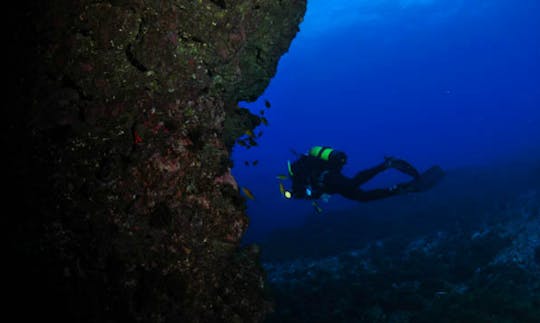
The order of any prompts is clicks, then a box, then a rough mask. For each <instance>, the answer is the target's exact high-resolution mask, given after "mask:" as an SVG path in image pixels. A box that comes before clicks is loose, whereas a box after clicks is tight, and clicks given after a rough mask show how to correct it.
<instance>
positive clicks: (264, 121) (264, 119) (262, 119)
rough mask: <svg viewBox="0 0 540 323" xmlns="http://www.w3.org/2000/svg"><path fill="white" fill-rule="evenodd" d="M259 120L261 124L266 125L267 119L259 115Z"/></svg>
mask: <svg viewBox="0 0 540 323" xmlns="http://www.w3.org/2000/svg"><path fill="white" fill-rule="evenodd" d="M261 122H262V124H263V125H265V126H267V125H268V120H267V119H266V118H265V117H261Z"/></svg>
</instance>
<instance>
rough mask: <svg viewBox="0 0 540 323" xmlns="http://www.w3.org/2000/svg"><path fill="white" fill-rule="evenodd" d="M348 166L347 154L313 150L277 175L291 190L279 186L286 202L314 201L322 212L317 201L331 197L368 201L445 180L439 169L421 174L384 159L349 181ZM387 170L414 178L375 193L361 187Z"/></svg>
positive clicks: (319, 147)
mask: <svg viewBox="0 0 540 323" xmlns="http://www.w3.org/2000/svg"><path fill="white" fill-rule="evenodd" d="M346 163H347V155H346V154H345V153H344V152H341V151H338V150H335V149H332V148H330V147H324V146H315V147H312V148H311V149H310V150H309V153H307V154H303V155H301V156H300V157H299V158H298V159H297V160H296V161H294V162H293V163H292V164H291V162H290V161H288V162H287V166H288V173H289V174H288V176H283V175H282V176H278V179H285V178H289V179H290V180H291V181H292V189H291V190H286V189H285V187H284V186H283V184H282V183H280V191H281V193H282V194H283V196H285V198H287V199H289V198H295V199H307V200H313V206H315V208H316V209H317V211H318V212H320V211H321V209H320V208H319V206H318V204H317V203H316V200H318V199H322V200H323V201H327V200H328V197H329V196H330V195H332V194H340V195H342V196H343V197H345V198H348V199H351V200H356V201H361V202H368V201H374V200H379V199H383V198H387V197H390V196H395V195H400V194H405V193H411V192H422V191H426V190H428V189H430V188H432V187H433V186H435V184H437V183H438V182H439V181H440V180H441V179H442V178H443V177H444V171H443V170H442V169H441V168H440V167H439V166H433V167H431V168H430V169H428V170H427V171H426V172H424V173H422V174H420V172H418V170H416V169H415V168H414V167H413V166H412V165H411V164H409V163H408V162H406V161H404V160H402V159H397V158H394V157H385V160H384V161H383V162H382V163H380V164H379V165H376V166H375V167H372V168H369V169H366V170H362V171H360V172H358V173H357V174H356V175H355V176H353V177H352V178H350V177H347V176H344V175H343V174H342V173H341V170H342V168H343V166H344V165H345V164H346ZM388 169H395V170H397V171H399V172H401V173H404V174H406V175H408V176H410V177H412V180H411V181H408V182H405V183H399V184H396V185H393V186H391V187H389V188H382V189H373V190H362V189H360V188H359V186H360V185H362V184H364V183H366V182H368V181H369V180H370V179H372V178H373V177H375V176H376V175H378V174H380V173H382V172H384V171H386V170H388Z"/></svg>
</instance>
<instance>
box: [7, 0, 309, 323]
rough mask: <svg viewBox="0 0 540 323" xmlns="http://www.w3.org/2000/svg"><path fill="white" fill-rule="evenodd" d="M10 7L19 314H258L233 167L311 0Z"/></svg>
mask: <svg viewBox="0 0 540 323" xmlns="http://www.w3.org/2000/svg"><path fill="white" fill-rule="evenodd" d="M21 6H22V7H21V8H18V10H15V11H12V12H10V14H9V15H10V17H8V18H7V19H8V22H9V23H10V24H11V25H10V28H9V29H7V30H8V31H9V35H8V36H6V37H7V38H5V41H6V43H5V44H7V45H8V46H9V49H10V50H9V51H8V52H9V59H7V60H6V61H7V62H8V63H9V64H10V65H12V67H14V68H15V70H14V74H13V75H10V76H9V84H10V86H9V87H8V88H9V90H8V91H9V92H10V94H11V95H9V98H10V99H9V106H8V108H7V109H6V110H7V111H6V114H5V115H4V118H3V123H4V126H3V130H4V136H3V138H2V141H3V147H4V156H5V159H4V162H5V163H6V165H7V167H6V168H5V171H6V176H7V181H6V182H5V183H6V184H7V185H6V187H8V188H9V192H7V193H6V195H5V198H6V202H7V204H5V210H13V211H9V212H7V213H6V214H5V217H6V219H7V220H8V222H9V223H8V224H7V225H6V226H5V227H4V230H5V233H6V235H7V236H8V241H9V243H8V249H9V251H10V252H9V253H8V257H7V259H10V260H9V265H8V266H7V267H8V268H9V269H11V271H10V274H11V276H8V277H10V278H11V281H12V283H13V284H12V287H13V288H12V291H13V292H12V293H11V295H13V296H12V297H11V301H10V303H9V304H8V305H9V307H11V308H12V309H13V310H14V311H16V312H17V315H18V316H17V317H18V318H19V319H21V320H22V319H25V318H30V317H33V316H34V315H36V316H39V317H40V318H41V319H43V318H48V317H49V316H50V317H54V319H55V321H62V320H66V321H70V322H105V321H108V322H112V321H128V322H218V321H219V322H257V321H261V320H262V319H263V318H264V316H265V314H266V312H267V311H268V310H269V303H268V301H267V300H266V299H265V298H264V295H263V287H264V279H263V271H262V268H261V267H260V265H259V263H258V250H257V248H256V247H248V248H246V249H240V248H239V240H240V238H241V237H242V235H243V233H244V231H245V230H246V227H247V225H248V218H247V216H246V214H245V209H244V208H245V203H244V200H243V198H242V197H241V196H240V194H239V192H238V190H237V186H236V183H235V181H234V178H232V176H231V175H230V168H231V167H232V165H231V160H230V152H231V148H232V145H233V144H234V142H235V140H236V139H237V138H238V137H239V136H241V135H243V134H244V133H246V131H247V130H250V129H253V128H254V127H255V126H257V125H258V124H259V123H260V120H259V117H257V116H254V115H252V114H250V113H249V111H247V110H246V109H242V108H240V107H238V105H237V103H238V102H239V101H243V100H247V101H250V100H255V99H256V98H257V97H258V96H259V95H261V94H262V92H263V90H264V89H265V88H266V86H267V85H268V83H269V81H270V79H271V78H272V77H273V75H274V74H275V72H276V66H277V62H278V60H279V58H280V56H281V55H282V54H283V53H285V52H286V51H287V49H288V47H289V45H290V42H291V41H292V39H293V38H294V37H295V35H296V33H297V31H298V25H299V23H300V21H301V19H302V17H303V14H304V12H305V6H306V1H305V0H292V1H275V0H221V1H217V0H176V1H173V0H170V1H147V0H118V1H90V0H88V1H67V0H65V1H62V0H56V1H40V2H38V3H23V4H21Z"/></svg>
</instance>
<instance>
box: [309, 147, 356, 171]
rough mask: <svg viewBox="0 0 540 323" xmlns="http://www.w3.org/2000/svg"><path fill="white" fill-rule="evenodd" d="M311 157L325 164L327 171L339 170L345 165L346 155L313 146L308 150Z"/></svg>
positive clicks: (328, 148) (330, 149)
mask: <svg viewBox="0 0 540 323" xmlns="http://www.w3.org/2000/svg"><path fill="white" fill-rule="evenodd" d="M309 155H310V156H311V157H315V158H318V159H320V160H323V161H325V162H326V166H328V168H329V169H333V170H334V169H341V168H342V167H343V165H345V164H346V163H347V155H346V154H345V153H344V152H342V151H338V150H335V149H332V148H330V147H324V146H314V147H312V148H311V149H310V150H309Z"/></svg>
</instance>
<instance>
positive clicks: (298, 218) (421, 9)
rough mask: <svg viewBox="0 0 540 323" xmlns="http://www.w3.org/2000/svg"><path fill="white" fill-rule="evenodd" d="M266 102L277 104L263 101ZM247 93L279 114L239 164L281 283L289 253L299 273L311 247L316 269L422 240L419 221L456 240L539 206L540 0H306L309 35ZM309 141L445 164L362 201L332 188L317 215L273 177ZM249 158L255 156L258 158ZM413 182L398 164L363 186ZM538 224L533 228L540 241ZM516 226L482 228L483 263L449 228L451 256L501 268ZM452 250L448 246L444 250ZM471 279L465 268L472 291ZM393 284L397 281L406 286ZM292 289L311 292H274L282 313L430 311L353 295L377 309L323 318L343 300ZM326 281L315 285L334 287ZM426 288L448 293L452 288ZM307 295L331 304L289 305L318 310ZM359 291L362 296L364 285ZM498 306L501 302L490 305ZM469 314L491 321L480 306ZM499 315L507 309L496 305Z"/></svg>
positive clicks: (253, 223)
mask: <svg viewBox="0 0 540 323" xmlns="http://www.w3.org/2000/svg"><path fill="white" fill-rule="evenodd" d="M266 100H268V101H269V102H270V104H271V107H270V108H266V107H265V101H266ZM241 106H242V107H245V108H248V109H250V110H251V111H252V112H253V113H255V114H260V113H261V111H264V118H266V119H267V120H268V125H267V126H265V125H261V126H260V127H259V128H258V129H256V131H255V132H256V133H257V132H258V131H262V132H263V135H262V137H260V138H259V139H257V144H258V145H257V146H256V147H252V148H249V149H246V148H245V147H242V146H239V145H236V147H235V148H234V153H233V159H234V162H235V166H234V168H233V174H234V176H235V177H236V179H237V181H238V183H239V185H240V186H242V187H247V188H248V189H249V190H250V191H251V192H252V193H253V195H254V199H253V200H251V199H247V206H248V209H247V213H248V215H249V217H250V227H249V229H248V231H247V234H246V236H245V238H244V242H245V243H246V244H251V243H257V244H260V245H261V246H262V253H261V257H262V261H263V263H266V264H267V265H266V267H267V268H268V270H269V275H270V276H272V275H273V276H272V277H274V278H275V279H274V281H283V279H282V278H283V277H281V278H279V279H278V278H276V277H277V276H279V270H280V269H277V268H278V267H277V266H278V265H276V264H277V263H279V262H284V261H288V262H289V265H288V266H289V268H290V266H293V267H294V266H299V268H298V269H297V271H298V272H299V273H300V272H301V271H302V269H301V268H300V267H302V266H304V267H305V266H306V263H304V265H298V263H297V262H296V264H297V265H292V262H294V261H300V260H301V259H304V260H302V261H308V262H309V263H310V264H311V265H309V266H312V267H317V266H322V265H320V259H328V258H325V257H332V256H336V255H339V254H343V253H344V252H345V253H346V252H351V250H360V249H362V248H363V247H365V246H366V244H368V243H373V242H374V241H375V242H376V243H379V242H380V241H386V240H385V239H390V238H391V237H395V236H396V234H400V236H403V235H406V234H405V233H410V235H409V237H408V238H409V240H407V242H404V243H411V241H413V242H414V239H415V238H416V239H420V238H418V237H420V236H421V235H422V234H423V235H426V234H432V235H433V234H439V235H441V234H443V235H444V237H456V232H458V231H459V232H460V234H463V236H465V237H469V238H470V237H471V236H472V237H474V239H476V238H477V237H478V236H477V235H475V234H481V233H482V232H484V231H482V230H491V231H490V232H495V230H494V229H493V228H491V227H490V226H489V225H490V224H489V223H491V222H497V221H498V223H509V222H504V221H514V220H515V217H513V218H509V217H508V214H509V213H512V212H514V211H515V212H514V213H515V214H524V213H523V212H525V211H519V210H523V209H524V205H525V204H526V205H527V207H531V208H532V211H531V212H532V213H531V214H533V215H534V214H537V212H538V209H535V206H531V205H537V204H538V199H539V198H540V197H539V196H540V191H539V189H540V1H538V0H520V1H515V0H475V1H470V0H371V1H370V0H331V1H330V0H309V1H308V10H307V13H306V15H305V19H304V22H303V23H302V24H301V25H300V32H299V33H298V35H297V37H296V38H295V39H294V41H293V43H292V45H291V47H290V49H289V51H288V53H287V54H285V55H284V56H283V57H282V58H281V60H280V62H279V66H278V72H277V74H276V76H275V77H274V78H273V80H272V81H271V83H270V85H269V87H268V88H267V90H266V92H265V93H264V94H263V95H262V96H261V97H260V98H259V100H258V101H256V102H242V103H241ZM314 145H326V146H331V147H333V148H335V149H338V150H342V151H344V152H346V153H347V154H348V157H349V159H348V164H347V165H346V166H345V168H344V173H345V174H347V175H353V174H354V173H355V172H357V171H359V170H361V169H365V168H368V167H370V166H374V165H376V164H378V163H380V162H381V161H382V160H383V158H384V156H395V157H399V158H403V159H405V160H407V161H409V162H410V163H412V164H413V165H414V166H416V167H417V168H418V169H419V170H421V171H422V170H425V169H427V168H428V167H430V166H432V165H440V166H441V167H442V168H443V169H445V170H446V171H447V176H446V178H445V179H444V181H443V182H442V183H441V184H440V185H439V186H437V187H436V188H435V189H433V190H432V191H430V192H426V193H420V194H414V195H411V196H401V197H395V198H394V197H393V198H390V199H387V200H383V201H377V202H371V203H367V204H361V203H358V202H354V201H349V200H346V199H344V198H342V197H340V196H333V197H332V198H331V199H330V201H329V202H328V203H322V204H321V207H322V208H323V213H322V214H320V215H316V214H315V213H314V210H313V207H312V205H311V203H310V202H308V201H298V200H285V199H284V198H283V197H282V196H281V194H280V192H279V188H278V182H279V181H278V180H277V179H276V178H275V177H276V175H278V174H286V173H287V166H286V165H287V160H291V161H292V160H294V158H295V156H294V154H293V153H292V152H291V150H293V151H297V152H299V153H305V152H307V151H308V149H309V148H310V147H311V146H314ZM253 161H257V162H256V165H255V166H254V165H253ZM246 164H248V165H246ZM404 179H406V177H404V176H403V175H401V174H398V173H397V172H393V171H389V172H387V173H385V174H383V175H382V176H379V177H377V178H376V179H374V180H373V181H372V182H370V183H369V184H368V185H365V186H364V187H363V188H365V189H369V188H373V187H384V186H388V185H391V184H392V183H395V182H399V181H402V180H404ZM284 184H285V185H286V186H288V185H289V183H288V182H286V181H285V182H284ZM527 203H528V204H527ZM535 203H536V204H535ZM509 209H511V210H514V211H509ZM520 212H521V213H520ZM535 212H536V213H535ZM514 213H512V214H514ZM489 214H491V215H493V214H497V216H499V217H496V216H495V215H493V218H490V215H489ZM527 214H529V213H527ZM496 219H497V220H496ZM499 220H500V221H499ZM501 221H502V222H501ZM523 221H525V222H526V221H529V220H523ZM535 221H536V220H535ZM525 222H523V223H525ZM512 223H514V222H512ZM523 223H522V224H516V223H514V224H513V225H515V226H516V227H519V225H522V227H527V228H529V229H530V228H531V226H535V225H536V224H538V223H540V222H538V221H537V222H534V224H531V225H525V224H523ZM527 223H528V222H527ZM392 226H394V227H392ZM395 226H398V227H397V228H396V227H395ZM508 226H511V224H508ZM390 227H392V228H390ZM450 228H452V230H453V231H452V230H450ZM486 228H487V229H486ZM404 230H406V231H407V232H403V231H404ZM501 230H503V229H501ZM538 231H540V229H539V230H537V231H535V232H536V233H534V232H532V233H530V235H529V237H533V238H538ZM441 232H442V233H441ZM464 232H465V233H464ZM497 232H499V231H497ZM516 234H517V233H516ZM499 236H501V237H502V236H504V234H502V233H501V234H499ZM508 236H511V233H508V234H507V235H506V236H505V237H506V238H504V239H507V240H508V241H507V240H504V239H503V238H501V239H502V240H504V241H505V243H503V242H502V241H499V240H501V239H494V240H493V241H491V240H490V241H487V242H485V241H484V242H485V245H488V246H491V245H494V246H495V247H494V249H493V250H491V249H490V250H487V251H486V250H484V249H482V250H480V251H479V250H476V249H475V252H478V253H479V254H483V255H488V256H486V257H488V258H489V259H488V258H486V259H485V261H484V262H482V263H478V264H470V263H471V262H473V261H476V260H475V259H478V257H477V256H474V255H475V253H473V252H471V251H470V250H471V249H470V248H473V247H471V245H467V244H464V245H463V246H460V247H459V248H461V249H459V250H461V251H459V252H457V251H456V250H450V249H451V248H452V246H454V245H455V244H454V245H453V244H449V242H448V241H453V240H452V239H450V238H448V239H447V240H445V241H446V242H447V251H448V252H449V253H450V252H452V253H453V254H455V253H456V252H457V254H465V253H466V254H469V255H473V256H469V258H466V259H465V260H463V259H461V260H460V261H462V262H464V261H465V262H466V264H470V265H471V266H476V268H475V269H478V268H484V267H485V268H488V267H489V266H492V264H493V261H494V260H493V259H495V258H496V259H499V258H497V257H499V255H500V253H497V252H499V251H501V250H506V249H504V248H505V247H507V246H508V245H512V243H513V242H512V241H515V239H518V238H517V236H511V237H510V238H508ZM533 238H531V239H529V240H531V241H532V240H534V239H533ZM440 239H442V238H440ZM440 239H439V242H440ZM471 239H472V238H471ZM512 239H514V240H512ZM377 241H379V242H377ZM471 241H472V240H471ZM475 241H477V240H475ZM380 243H382V242H380ZM490 243H491V244H490ZM539 246H540V243H537V244H534V243H532V244H531V245H530V246H529V247H530V248H533V249H534V248H536V253H537V254H536V257H537V259H536V260H537V261H538V264H537V265H540V248H539ZM449 248H450V249H449ZM460 252H461V253H460ZM516 252H518V253H519V251H516ZM355 255H358V253H355ZM441 255H442V257H444V253H443V252H442V251H441ZM355 257H356V256H355ZM299 259H300V260H299ZM452 259H454V258H452ZM356 261H359V260H358V259H357V260H356ZM323 263H326V264H327V266H328V263H332V262H331V261H330V262H328V261H326V262H324V261H323ZM350 263H354V261H351V262H350ZM350 263H349V265H350ZM381 266H382V265H381ZM463 266H465V265H463V264H462V266H461V267H459V268H462V267H463ZM482 266H484V267H482ZM531 266H533V265H531ZM465 267H466V266H465ZM381 268H382V267H381ZM419 268H424V267H421V266H420V267H419ZM451 268H454V267H451ZM489 268H491V267H489ZM531 268H532V267H531ZM535 268H537V267H535ZM319 269H320V268H319ZM327 269H328V268H327ZM292 270H293V271H294V270H296V269H292ZM328 270H330V269H328ZM422 270H427V271H429V270H428V269H425V268H424V269H422ZM323 271H324V270H323ZM330 271H331V270H330ZM379 272H380V271H379ZM451 272H452V271H451ZM419 273H420V274H421V273H422V271H421V270H420V272H419ZM419 273H418V272H417V275H418V274H419ZM299 275H301V274H299ZM344 275H345V274H344ZM433 275H435V274H433ZM464 275H465V274H464ZM471 275H472V274H471ZM341 277H344V276H343V275H342V276H341ZM438 277H439V276H438ZM472 277H473V276H467V275H465V276H459V277H458V278H459V279H462V281H467V283H463V285H466V286H469V287H467V288H469V290H473V288H472V287H470V286H472V285H471V284H472V283H470V280H471V279H472ZM475 277H476V276H475ZM531 277H537V276H534V275H533V276H531ZM458 278H456V277H455V276H452V278H448V277H447V276H444V277H442V276H441V277H439V278H438V281H439V282H441V281H444V282H448V281H450V280H452V279H453V281H454V282H455V283H456V284H458V283H457V280H459V279H458ZM280 279H281V280H280ZM475 279H476V278H475ZM315 281H321V279H319V278H317V279H315ZM404 281H405V280H404ZM410 281H413V282H416V281H421V280H419V279H416V280H414V279H410ZM402 283H403V282H402ZM358 284H359V285H362V281H361V280H360V282H359V283H358ZM395 284H398V283H395ZM411 284H412V285H411V286H416V287H418V286H417V285H415V284H413V283H411ZM419 284H422V281H421V283H419ZM460 284H461V283H460ZM486 284H487V283H486ZM330 285H331V286H334V287H333V288H334V289H335V288H336V287H335V286H336V285H332V284H330ZM276 286H277V285H276ZM381 286H384V284H381ZM392 286H393V287H392V288H393V289H392V288H391V289H392V290H398V289H399V286H402V285H399V284H398V285H396V286H398V287H395V286H394V285H392ZM403 286H405V285H403ZM407 286H408V285H407ZM422 286H423V285H422ZM437 286H438V285H437ZM445 286H446V285H445ZM478 286H484V285H482V284H480V283H479V285H478ZM327 287H328V286H327ZM290 288H291V289H289V292H290V293H298V291H300V290H303V293H304V294H302V295H303V296H300V295H298V297H300V298H303V299H304V301H303V305H301V306H300V305H298V304H296V305H294V306H296V307H294V306H293V305H292V303H291V302H292V301H291V302H289V303H287V302H286V301H282V302H281V303H280V301H278V304H277V306H278V308H277V312H278V317H279V320H276V321H280V320H281V321H287V320H289V321H291V322H293V321H297V322H300V321H306V322H307V321H312V322H313V321H334V322H336V321H337V322H339V321H350V322H356V321H358V322H364V321H370V320H371V321H380V322H386V321H392V320H390V319H389V317H390V316H388V315H389V314H388V313H390V312H391V313H397V312H396V311H402V312H407V311H409V312H407V313H409V314H407V315H409V316H407V317H411V316H410V315H412V314H410V313H411V311H412V312H414V311H420V310H425V308H424V307H422V308H420V309H419V308H416V307H414V306H413V309H409V308H405V309H399V308H398V309H394V308H392V307H391V306H390V307H389V308H387V307H384V306H382V307H381V306H379V305H377V306H375V307H373V306H371V305H365V304H363V305H362V306H360V305H358V304H356V303H354V301H353V302H352V303H351V302H350V301H343V302H345V303H347V302H348V303H347V304H349V305H347V306H349V307H351V308H364V309H368V310H369V311H371V312H370V313H371V314H370V315H371V316H369V315H367V314H366V315H367V316H366V315H364V314H365V311H364V312H362V313H364V314H362V315H364V316H361V315H360V314H358V313H353V314H351V313H349V314H347V313H348V312H347V311H346V309H347V308H348V307H347V306H345V305H343V308H344V309H342V310H340V312H339V313H338V314H335V313H334V314H335V315H338V317H341V319H339V318H336V317H331V316H328V317H321V316H320V315H323V316H324V315H326V314H321V313H326V312H325V311H324V310H322V309H324V308H326V307H325V306H327V307H328V308H330V309H334V310H335V309H336V308H339V306H337V305H335V304H333V305H328V304H327V303H324V302H325V301H324V300H321V299H322V298H324V297H320V295H319V296H314V295H317V294H310V292H306V290H305V288H304V287H290ZM302 288H304V289H302ZM324 288H325V287H320V289H321V290H323V292H321V293H323V294H324V293H325V292H324V290H325V289H324ZM377 288H378V287H377ZM377 288H376V289H375V290H378V291H381V289H382V288H384V287H380V288H379V289H377ZM479 288H480V287H479ZM275 289H276V290H278V292H277V294H278V295H277V297H278V298H280V297H283V293H284V292H283V291H284V290H285V289H281V292H282V294H279V291H280V287H279V286H278V287H276V288H275ZM399 290H400V289H399ZM334 292H335V293H336V294H343V293H342V292H336V291H335V290H334ZM329 293H330V294H331V292H329ZM429 293H435V294H434V295H446V294H447V293H450V292H449V291H448V290H447V289H444V288H442V287H441V288H440V289H434V290H430V292H429ZM438 293H440V294H438ZM464 293H465V292H464ZM538 293H540V291H538ZM326 294H328V293H326ZM280 295H281V296H280ZM306 295H308V296H306ZM309 295H311V297H313V298H315V299H319V301H320V303H317V302H315V303H317V305H316V306H317V308H318V309H321V313H319V314H314V315H315V316H314V317H316V318H318V319H314V318H313V317H311V318H309V317H303V318H298V317H297V316H295V315H296V314H294V313H295V311H297V312H300V311H302V312H304V314H303V315H307V314H305V313H306V312H310V311H311V312H313V311H314V310H313V308H311V307H310V305H309V304H308V303H309V302H312V301H310V300H311V298H310V297H309ZM430 295H431V294H430ZM460 295H462V294H460ZM537 295H538V294H537ZM364 296H365V295H364ZM358 298H362V297H361V296H358V295H356V296H355V297H353V299H358ZM428 298H429V297H428ZM424 303H425V302H424ZM424 303H422V304H424ZM503 303H504V302H503ZM430 304H431V303H430ZM497 304H499V303H497V302H495V301H494V302H493V303H490V305H489V306H497ZM364 305H365V306H364ZM529 305H530V304H529ZM537 305H539V304H537ZM287 306H288V308H287V310H284V308H285V307H287ZM520 306H521V305H520ZM523 306H524V305H523ZM531 306H532V305H531ZM539 306H540V305H539ZM374 308H375V309H374ZM472 308H473V309H474V308H475V307H474V306H472ZM280 311H281V312H280ZM329 311H330V310H329ZM377 311H380V312H381V313H386V314H384V315H386V316H384V315H383V314H380V315H379V314H377V313H379V312H377ZM385 311H386V312H385ZM402 312H400V313H402ZM484 312H485V311H484ZM488 312H489V311H488ZM523 312H527V313H531V311H525V310H524V311H523ZM373 313H375V314H373ZM434 313H435V312H434ZM334 314H332V315H334ZM317 315H318V316H317ZM359 315H360V316H361V317H362V318H359V317H360V316H359ZM377 315H379V316H377ZM396 315H397V314H396ZM400 315H401V314H400ZM403 315H405V314H403ZM434 315H436V314H434ZM471 315H472V314H471ZM486 315H488V314H486ZM519 315H521V314H515V315H514V316H512V314H511V315H510V316H505V317H504V319H507V318H508V317H510V319H509V321H508V320H507V321H508V322H513V321H515V322H528V320H531V321H534V320H535V319H536V318H537V317H536V316H534V315H536V314H534V313H533V314H530V315H532V316H531V317H523V316H519ZM405 316H406V315H405ZM405 316H404V317H405ZM293 317H296V318H295V319H292V318H293ZM347 317H348V319H346V318H347ZM344 318H345V319H344ZM370 318H371V319H370ZM469 318H470V319H471V321H482V319H483V318H485V317H484V316H482V318H480V316H478V317H476V316H474V315H473V316H470V317H469ZM394 321H395V322H402V321H403V322H406V321H407V320H405V319H404V320H401V321H400V320H399V319H394ZM417 321H418V322H420V321H422V320H421V319H418V320H417ZM426 321H429V319H426ZM448 321H449V322H453V321H460V319H459V318H456V319H455V320H452V319H449V320H448ZM488 321H489V320H488ZM493 321H494V322H495V321H497V319H496V315H495V316H494V319H493ZM501 321H503V319H501ZM505 322H506V321H505Z"/></svg>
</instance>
